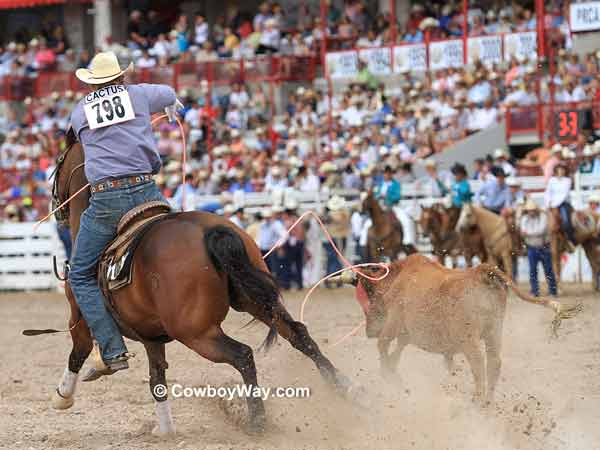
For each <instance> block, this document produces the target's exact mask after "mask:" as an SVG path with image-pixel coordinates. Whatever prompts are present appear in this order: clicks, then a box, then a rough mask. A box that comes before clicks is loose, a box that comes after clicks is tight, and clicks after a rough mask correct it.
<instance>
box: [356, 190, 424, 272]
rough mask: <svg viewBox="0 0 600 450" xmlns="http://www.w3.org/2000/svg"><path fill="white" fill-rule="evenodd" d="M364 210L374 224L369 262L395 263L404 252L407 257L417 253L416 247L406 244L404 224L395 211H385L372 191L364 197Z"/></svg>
mask: <svg viewBox="0 0 600 450" xmlns="http://www.w3.org/2000/svg"><path fill="white" fill-rule="evenodd" d="M363 195H364V194H363ZM362 209H363V211H365V212H366V213H368V215H369V217H370V218H371V221H372V222H373V225H372V226H371V228H369V232H368V235H367V260H368V261H369V262H378V261H381V260H382V259H384V258H388V259H389V260H390V261H395V260H396V259H397V257H398V255H399V254H400V253H402V252H404V253H405V254H406V255H411V254H413V253H416V252H417V249H416V248H415V247H414V245H412V244H404V242H403V239H404V233H403V230H402V224H401V223H400V221H399V220H398V218H397V217H396V214H394V212H393V211H387V212H386V211H384V210H383V208H382V207H381V205H380V204H379V202H378V201H377V199H376V198H375V195H373V191H372V190H369V192H368V193H367V194H366V196H364V200H363V202H362Z"/></svg>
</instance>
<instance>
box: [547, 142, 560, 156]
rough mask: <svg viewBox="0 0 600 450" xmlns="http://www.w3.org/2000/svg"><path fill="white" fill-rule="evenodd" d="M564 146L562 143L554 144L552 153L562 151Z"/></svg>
mask: <svg viewBox="0 0 600 450" xmlns="http://www.w3.org/2000/svg"><path fill="white" fill-rule="evenodd" d="M562 149H563V146H562V145H560V144H554V145H553V146H552V150H550V153H552V154H553V155H554V154H556V153H560V152H562Z"/></svg>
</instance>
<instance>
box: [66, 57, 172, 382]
mask: <svg viewBox="0 0 600 450" xmlns="http://www.w3.org/2000/svg"><path fill="white" fill-rule="evenodd" d="M131 69H132V64H130V65H129V67H127V68H126V69H121V67H120V65H119V62H118V60H117V57H116V56H115V54H114V53H113V52H105V53H98V54H97V55H96V56H95V57H94V58H93V59H92V61H91V64H90V69H78V70H77V71H76V72H75V75H76V76H77V78H79V80H81V81H82V82H84V83H86V84H88V85H90V86H91V87H92V88H93V90H92V92H90V93H89V94H88V95H86V96H85V97H84V98H83V99H82V100H81V101H80V102H79V103H78V104H77V105H76V106H75V109H74V110H73V112H72V114H71V127H72V131H73V133H74V134H75V136H76V138H77V139H78V140H79V142H80V143H81V144H82V146H83V149H84V153H85V175H86V177H87V179H88V181H89V182H90V185H91V189H90V191H91V198H90V204H89V207H88V208H87V209H86V210H85V212H84V213H83V215H82V216H81V223H80V228H79V233H78V234H77V239H76V241H75V249H74V254H73V259H72V261H71V269H70V273H69V282H70V285H71V289H72V291H73V293H74V295H75V298H76V300H77V304H78V306H79V308H80V310H81V312H82V314H83V317H84V318H85V321H86V322H87V324H88V326H89V327H90V329H91V331H92V334H93V336H94V337H95V339H96V341H97V342H98V344H99V347H100V351H101V355H102V359H103V361H104V363H105V366H106V368H105V369H104V370H103V371H99V372H97V375H98V377H99V376H102V375H110V374H113V373H115V372H116V371H118V370H123V369H127V368H128V367H129V364H128V362H127V359H128V355H127V348H126V347H125V343H124V341H123V337H122V336H121V332H120V331H119V328H118V326H117V324H116V323H115V320H114V318H113V317H112V315H111V314H110V312H109V311H108V310H107V308H106V306H105V300H104V298H103V294H102V291H101V290H100V287H99V285H98V281H97V273H96V265H97V262H98V259H99V258H100V256H101V255H102V252H103V251H104V249H105V247H106V246H107V244H108V243H109V242H111V241H112V240H113V238H114V237H115V236H116V234H117V224H118V223H119V221H120V219H121V218H122V217H123V216H124V215H125V214H126V213H127V212H128V211H130V210H131V209H133V208H135V207H136V206H138V205H140V204H142V203H146V202H149V201H162V202H165V199H164V198H163V196H162V194H161V193H160V191H159V189H158V187H157V186H156V184H155V183H154V181H153V180H152V174H156V173H157V172H158V171H159V170H160V167H161V159H160V156H159V154H158V151H157V148H156V142H155V140H154V136H153V133H152V128H151V123H150V120H151V116H152V114H155V113H158V112H161V111H163V110H166V111H167V115H168V116H169V117H170V118H171V119H173V118H174V117H175V111H176V109H177V108H178V107H179V105H180V103H179V101H178V100H177V98H176V96H175V91H174V90H173V89H172V88H171V87H169V86H165V85H156V84H137V85H135V84H132V85H125V84H124V83H123V80H124V76H125V74H126V73H127V72H128V71H130V70H131Z"/></svg>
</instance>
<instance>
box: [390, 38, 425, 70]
mask: <svg viewBox="0 0 600 450" xmlns="http://www.w3.org/2000/svg"><path fill="white" fill-rule="evenodd" d="M426 70H427V47H426V46H425V44H414V45H397V46H395V47H394V73H405V72H425V71H426Z"/></svg>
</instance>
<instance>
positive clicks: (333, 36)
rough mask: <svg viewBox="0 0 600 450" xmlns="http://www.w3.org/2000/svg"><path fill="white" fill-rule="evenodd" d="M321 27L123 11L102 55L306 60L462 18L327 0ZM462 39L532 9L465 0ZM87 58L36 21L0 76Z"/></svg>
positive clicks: (285, 15) (433, 7)
mask: <svg viewBox="0 0 600 450" xmlns="http://www.w3.org/2000/svg"><path fill="white" fill-rule="evenodd" d="M566 17H568V4H566V3H565V5H564V6H560V4H559V3H558V2H557V3H556V4H551V5H548V6H547V15H546V18H545V26H546V28H547V29H548V30H549V31H548V33H549V35H550V37H551V39H552V41H553V43H554V45H555V46H556V47H558V48H564V49H567V50H568V49H570V47H571V43H570V33H569V29H568V26H567V21H566V20H565V18H566ZM326 18H327V22H326V23H325V24H323V23H322V22H321V16H320V11H318V10H314V11H313V10H310V8H308V6H307V5H297V7H296V10H295V11H285V10H284V8H283V7H282V5H281V4H279V3H277V2H263V3H261V4H260V5H259V6H258V10H257V11H255V12H246V11H243V10H241V9H237V8H233V9H230V10H229V11H228V13H227V14H223V15H220V16H218V17H217V18H216V20H215V21H214V22H213V23H208V21H207V18H206V15H205V14H204V13H202V12H196V13H195V14H180V15H177V16H175V17H172V16H170V15H165V14H164V13H159V12H158V11H156V10H139V9H134V10H132V11H130V12H129V18H128V22H127V27H126V30H125V31H124V33H122V34H124V35H125V37H124V39H115V38H113V37H108V38H107V40H106V42H105V43H104V44H103V45H102V46H101V49H102V50H112V51H114V52H115V53H117V54H118V55H119V57H120V58H121V59H127V60H133V61H135V62H136V65H137V67H140V68H154V67H161V66H163V67H164V66H167V65H169V64H170V63H172V62H174V61H187V62H189V61H196V62H207V61H215V60H218V59H219V58H231V57H233V58H251V57H253V56H255V55H263V54H273V53H277V54H283V55H296V56H298V55H308V54H314V53H317V52H318V51H319V50H320V49H321V43H322V39H323V36H325V37H326V38H327V40H328V42H329V43H328V47H329V48H330V49H331V48H334V49H335V48H351V47H378V46H381V45H390V44H393V43H394V42H393V40H394V37H393V34H394V32H395V34H396V38H395V41H396V42H397V43H415V42H423V41H424V39H425V33H429V34H430V37H431V38H432V39H444V38H452V37H460V36H462V34H463V13H462V10H461V8H460V7H459V6H457V5H456V4H452V3H446V4H442V3H438V2H423V3H415V4H413V5H412V6H411V9H410V12H409V16H408V19H407V20H404V21H403V23H402V24H400V23H399V22H398V23H397V24H396V26H395V27H393V26H392V25H393V24H392V23H391V20H390V15H389V13H388V12H379V11H378V10H377V5H376V4H371V3H369V2H365V1H362V0H345V1H343V2H336V1H329V2H328V9H327V13H326ZM467 19H468V20H467V24H468V33H469V35H470V36H481V35H487V34H499V33H508V32H513V31H514V32H516V31H533V30H536V17H535V14H534V12H533V10H532V9H528V8H527V7H525V6H523V5H521V4H519V3H517V2H512V3H505V4H503V5H502V6H498V4H496V3H493V2H488V1H485V0H482V1H480V2H471V5H470V9H469V12H468V18H467ZM90 59H91V55H90V53H89V52H88V51H87V50H86V49H82V48H77V47H73V46H72V45H71V43H70V42H69V41H68V38H67V36H66V34H65V30H64V27H63V26H62V25H60V24H44V25H43V26H42V28H41V29H40V30H39V31H38V32H36V33H32V32H31V31H30V30H22V31H21V32H19V33H18V34H17V35H16V36H14V39H13V40H11V41H10V42H8V43H7V44H6V45H5V46H2V48H1V49H0V75H4V74H11V75H34V74H35V73H37V72H38V71H45V70H64V71H72V70H74V69H76V68H79V67H86V66H87V64H88V63H89V61H90Z"/></svg>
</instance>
